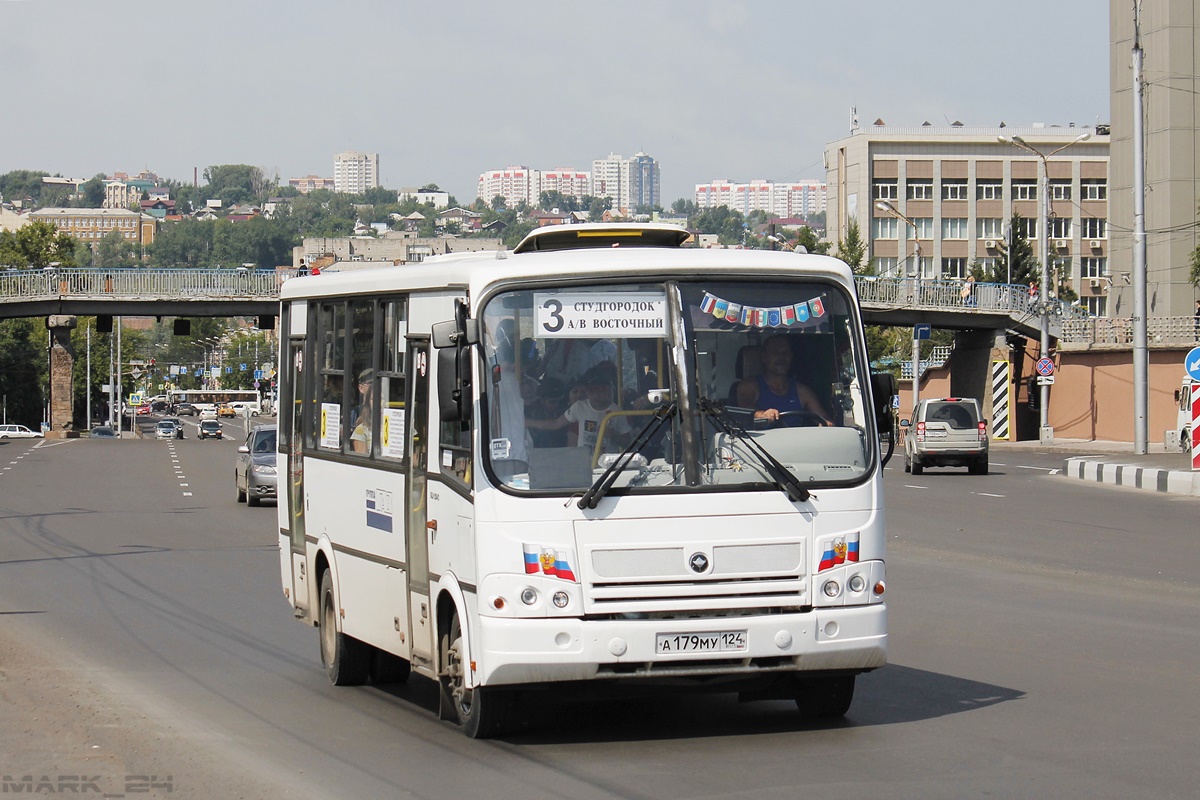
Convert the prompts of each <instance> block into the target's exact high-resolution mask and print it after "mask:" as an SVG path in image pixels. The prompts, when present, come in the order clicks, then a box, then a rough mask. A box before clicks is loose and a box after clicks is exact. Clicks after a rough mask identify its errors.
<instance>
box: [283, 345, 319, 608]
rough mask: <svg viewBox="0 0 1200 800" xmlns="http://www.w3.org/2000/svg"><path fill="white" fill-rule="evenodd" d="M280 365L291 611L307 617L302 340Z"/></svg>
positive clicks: (293, 347) (290, 350) (292, 347)
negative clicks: (284, 417) (286, 411)
mask: <svg viewBox="0 0 1200 800" xmlns="http://www.w3.org/2000/svg"><path fill="white" fill-rule="evenodd" d="M283 368H284V369H286V370H287V371H288V381H287V384H286V385H287V389H288V394H287V396H286V397H281V398H280V400H281V401H282V402H284V403H287V404H288V407H289V408H290V414H289V415H288V417H289V419H288V442H289V443H290V446H289V447H288V452H287V454H286V457H287V478H286V483H287V485H286V486H285V487H283V488H284V490H285V491H286V492H287V501H286V502H287V514H288V517H289V519H288V532H289V537H290V540H291V542H290V543H291V548H290V549H291V560H292V598H293V599H292V604H293V606H294V608H295V615H296V616H297V617H300V618H301V619H308V618H309V617H310V615H311V611H312V610H311V609H310V608H309V593H308V592H309V585H308V564H307V548H306V545H305V541H304V534H305V526H304V424H303V423H304V342H303V341H295V342H292V343H291V347H290V349H289V351H288V360H287V363H286V364H284V365H283Z"/></svg>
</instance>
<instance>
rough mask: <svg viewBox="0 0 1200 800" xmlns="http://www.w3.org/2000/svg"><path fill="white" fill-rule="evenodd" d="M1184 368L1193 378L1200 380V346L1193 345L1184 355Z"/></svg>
mask: <svg viewBox="0 0 1200 800" xmlns="http://www.w3.org/2000/svg"><path fill="white" fill-rule="evenodd" d="M1183 368H1184V369H1186V370H1187V374H1188V375H1190V376H1191V378H1192V380H1194V381H1200V347H1193V348H1192V349H1191V350H1189V351H1188V354H1187V355H1186V356H1184V357H1183Z"/></svg>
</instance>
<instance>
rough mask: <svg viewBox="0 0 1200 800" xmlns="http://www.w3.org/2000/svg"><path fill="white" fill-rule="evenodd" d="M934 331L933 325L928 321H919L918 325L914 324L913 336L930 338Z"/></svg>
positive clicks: (915, 337)
mask: <svg viewBox="0 0 1200 800" xmlns="http://www.w3.org/2000/svg"><path fill="white" fill-rule="evenodd" d="M932 333H933V326H932V325H930V324H929V323H928V322H918V323H917V324H916V325H913V338H914V339H928V338H929V336H930V334H932Z"/></svg>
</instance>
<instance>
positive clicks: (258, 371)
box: [254, 369, 263, 381]
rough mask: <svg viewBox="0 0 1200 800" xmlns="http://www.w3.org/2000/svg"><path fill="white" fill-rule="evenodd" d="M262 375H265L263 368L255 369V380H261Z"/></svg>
mask: <svg viewBox="0 0 1200 800" xmlns="http://www.w3.org/2000/svg"><path fill="white" fill-rule="evenodd" d="M262 377H263V371H262V370H261V369H256V370H254V380H256V381H261V380H262Z"/></svg>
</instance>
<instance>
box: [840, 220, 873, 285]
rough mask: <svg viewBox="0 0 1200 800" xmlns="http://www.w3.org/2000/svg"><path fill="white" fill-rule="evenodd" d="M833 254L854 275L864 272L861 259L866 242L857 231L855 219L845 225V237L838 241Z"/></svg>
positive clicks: (864, 251) (864, 256) (863, 256)
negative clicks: (847, 266) (848, 267)
mask: <svg viewBox="0 0 1200 800" xmlns="http://www.w3.org/2000/svg"><path fill="white" fill-rule="evenodd" d="M833 255H834V257H835V258H839V259H841V260H842V261H845V262H846V263H847V264H848V265H849V266H850V269H851V270H852V271H853V272H854V273H855V274H856V275H861V274H864V272H865V270H864V266H863V260H864V259H865V258H866V255H867V243H866V242H864V241H863V238H862V234H861V233H860V232H859V229H858V221H857V220H854V219H852V220H850V223H849V224H848V225H847V226H846V238H845V239H844V240H843V241H839V242H838V246H837V251H836V252H835V253H834V254H833Z"/></svg>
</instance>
